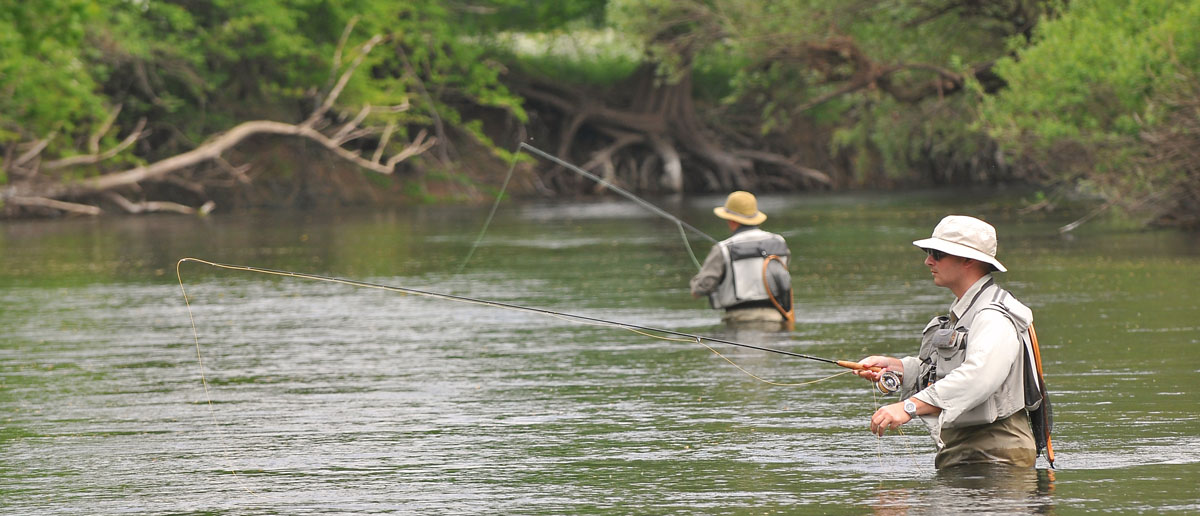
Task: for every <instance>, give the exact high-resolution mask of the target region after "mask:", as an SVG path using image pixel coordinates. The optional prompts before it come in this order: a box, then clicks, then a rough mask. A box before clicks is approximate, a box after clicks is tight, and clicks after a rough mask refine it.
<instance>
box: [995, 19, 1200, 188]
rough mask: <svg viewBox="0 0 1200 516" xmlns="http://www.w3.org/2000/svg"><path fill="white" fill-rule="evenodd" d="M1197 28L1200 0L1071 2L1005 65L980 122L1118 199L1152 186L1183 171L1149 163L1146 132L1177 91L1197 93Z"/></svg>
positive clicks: (1065, 174) (1169, 108)
mask: <svg viewBox="0 0 1200 516" xmlns="http://www.w3.org/2000/svg"><path fill="white" fill-rule="evenodd" d="M1196 27H1200V0H1185V1H1177V0H1076V1H1073V2H1071V3H1070V4H1069V8H1067V9H1065V10H1064V11H1063V12H1062V13H1061V15H1060V16H1058V17H1055V18H1052V19H1047V20H1044V21H1043V22H1042V23H1041V24H1040V25H1039V26H1038V29H1037V32H1036V35H1035V38H1034V40H1033V44H1032V45H1031V46H1029V47H1027V48H1022V49H1020V50H1019V51H1018V54H1017V57H1015V58H1012V59H1005V60H1003V61H1002V62H1000V63H999V64H998V66H997V71H998V72H999V73H1000V74H1001V75H1002V76H1003V77H1004V79H1005V80H1006V81H1008V85H1009V87H1008V89H1007V90H1006V91H1003V92H1001V93H1000V94H999V95H996V96H990V97H985V98H984V102H983V109H982V115H981V120H982V122H983V123H984V124H986V127H988V128H989V130H990V131H991V134H993V135H994V136H995V137H996V138H998V139H999V140H1001V141H1003V142H1005V143H1007V144H1008V148H1009V149H1010V151H1012V152H1014V153H1017V154H1020V155H1024V156H1028V157H1031V158H1033V159H1036V160H1040V161H1042V162H1044V163H1046V166H1047V168H1048V169H1050V170H1054V171H1057V172H1058V176H1059V177H1062V178H1067V179H1070V178H1072V177H1076V176H1080V175H1081V176H1082V177H1084V178H1085V181H1086V182H1087V183H1088V184H1089V185H1091V187H1092V188H1095V189H1096V190H1097V191H1098V192H1099V193H1101V194H1104V195H1108V196H1112V197H1119V196H1121V195H1123V194H1139V193H1152V192H1154V191H1155V190H1156V189H1159V188H1162V187H1164V186H1166V185H1169V184H1171V183H1172V182H1173V181H1174V177H1175V176H1176V173H1177V172H1176V171H1175V170H1171V169H1169V168H1167V169H1164V168H1161V167H1155V166H1153V165H1149V166H1147V162H1146V161H1145V160H1144V159H1142V158H1144V157H1146V156H1149V155H1152V154H1153V153H1154V152H1155V149H1154V148H1153V147H1152V146H1150V145H1149V144H1148V143H1146V142H1145V141H1143V136H1144V135H1146V134H1151V133H1155V132H1156V131H1160V130H1162V129H1164V128H1162V127H1161V125H1162V124H1164V123H1165V122H1164V121H1165V120H1168V119H1170V117H1171V116H1172V112H1173V110H1175V109H1177V106H1178V105H1179V103H1178V102H1177V101H1178V99H1181V98H1183V99H1195V93H1194V92H1191V91H1189V88H1190V87H1191V86H1190V85H1192V84H1195V81H1196V80H1197V78H1198V77H1200V32H1198V31H1197V30H1196ZM1167 129H1169V128H1167ZM1064 149H1074V151H1073V152H1064Z"/></svg>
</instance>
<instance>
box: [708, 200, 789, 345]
mask: <svg viewBox="0 0 1200 516" xmlns="http://www.w3.org/2000/svg"><path fill="white" fill-rule="evenodd" d="M713 213H714V214H716V216H717V217H720V218H722V219H725V220H726V221H727V222H728V224H729V230H730V231H732V232H733V235H732V236H730V237H729V238H727V239H725V240H722V241H720V242H718V243H717V244H715V245H713V247H712V250H711V251H709V253H708V257H707V258H705V259H704V265H702V266H701V267H700V272H699V273H697V274H696V275H695V276H694V277H692V280H691V290H692V297H700V296H708V300H709V305H710V306H712V307H713V308H724V309H725V315H723V316H722V317H721V320H722V321H723V322H725V323H726V324H728V325H730V326H737V327H748V326H753V327H763V328H769V329H791V325H792V321H794V317H793V315H792V314H793V311H792V277H791V275H790V274H789V273H788V262H789V261H790V260H791V252H790V251H789V250H788V247H787V242H785V241H784V239H783V237H782V236H779V235H777V234H775V233H770V232H767V231H763V230H761V229H759V228H758V225H759V224H762V223H763V221H765V220H767V214H765V213H763V212H761V211H758V199H756V198H755V197H754V194H752V193H750V192H742V191H737V192H733V193H731V194H729V197H728V198H726V199H725V205H724V206H717V207H716V208H713Z"/></svg>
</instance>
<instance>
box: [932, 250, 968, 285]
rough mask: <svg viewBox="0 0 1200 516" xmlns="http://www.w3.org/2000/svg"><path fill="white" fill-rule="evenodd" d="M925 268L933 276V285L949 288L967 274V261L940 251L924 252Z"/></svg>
mask: <svg viewBox="0 0 1200 516" xmlns="http://www.w3.org/2000/svg"><path fill="white" fill-rule="evenodd" d="M926 252H927V253H928V254H927V255H926V256H925V266H927V267H929V273H930V274H931V275H933V284H934V285H937V286H939V287H946V288H951V287H952V286H954V285H957V284H958V283H960V282H961V281H962V279H963V278H964V277H965V276H966V274H967V269H968V266H967V259H966V258H963V257H961V256H954V255H949V254H945V253H943V252H941V251H932V252H930V250H927V251H926Z"/></svg>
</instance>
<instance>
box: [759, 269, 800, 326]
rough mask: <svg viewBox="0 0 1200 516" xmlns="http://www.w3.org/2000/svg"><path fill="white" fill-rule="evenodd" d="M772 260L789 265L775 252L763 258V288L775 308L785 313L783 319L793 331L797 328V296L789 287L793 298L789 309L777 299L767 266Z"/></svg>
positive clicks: (782, 313)
mask: <svg viewBox="0 0 1200 516" xmlns="http://www.w3.org/2000/svg"><path fill="white" fill-rule="evenodd" d="M771 260H776V261H778V262H779V263H780V264H782V265H784V267H787V265H786V264H784V263H783V259H781V258H780V257H779V256H777V255H774V254H772V255H770V256H767V257H766V259H764V260H763V267H762V281H763V288H764V289H766V291H767V297H768V298H770V299H771V304H772V305H775V309H776V310H779V313H780V314H781V315H783V320H784V321H785V322H786V324H787V329H788V331H791V330H794V329H796V296H795V293H794V292H793V291H792V289H790V288H789V289H788V296H790V298H791V300H790V301H789V302H788V309H787V310H784V309H783V305H781V304H780V303H779V300H778V299H775V292H772V291H771V283H770V281H768V280H767V266H768V265H771Z"/></svg>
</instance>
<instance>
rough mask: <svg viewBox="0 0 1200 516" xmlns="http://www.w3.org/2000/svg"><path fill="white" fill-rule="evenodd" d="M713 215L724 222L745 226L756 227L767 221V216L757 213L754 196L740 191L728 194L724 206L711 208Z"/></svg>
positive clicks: (756, 201)
mask: <svg viewBox="0 0 1200 516" xmlns="http://www.w3.org/2000/svg"><path fill="white" fill-rule="evenodd" d="M713 213H715V214H717V216H718V217H721V218H723V219H725V220H732V221H734V222H737V223H738V224H745V225H747V226H757V225H759V224H762V223H763V221H764V220H767V214H766V213H763V212H761V211H758V199H755V198H754V194H752V193H750V192H743V191H740V190H739V191H737V192H733V193H731V194H729V197H727V198H726V199H725V205H724V206H717V207H716V208H713Z"/></svg>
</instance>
